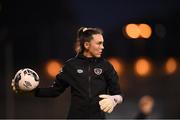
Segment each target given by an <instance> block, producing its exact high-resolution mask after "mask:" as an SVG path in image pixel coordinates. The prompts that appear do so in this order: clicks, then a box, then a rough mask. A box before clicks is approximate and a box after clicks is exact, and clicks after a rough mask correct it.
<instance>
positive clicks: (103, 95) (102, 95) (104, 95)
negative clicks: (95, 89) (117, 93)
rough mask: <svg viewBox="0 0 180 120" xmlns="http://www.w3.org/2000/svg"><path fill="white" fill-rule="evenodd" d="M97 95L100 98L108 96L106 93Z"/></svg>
mask: <svg viewBox="0 0 180 120" xmlns="http://www.w3.org/2000/svg"><path fill="white" fill-rule="evenodd" d="M99 97H100V98H108V97H109V95H106V94H101V95H99Z"/></svg>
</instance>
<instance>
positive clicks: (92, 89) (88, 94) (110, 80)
mask: <svg viewBox="0 0 180 120" xmlns="http://www.w3.org/2000/svg"><path fill="white" fill-rule="evenodd" d="M118 81H119V78H118V76H117V74H116V72H115V70H114V68H113V66H112V65H111V64H110V63H109V62H108V61H107V60H105V59H103V58H87V57H85V56H83V55H77V56H76V57H74V58H72V59H70V60H68V61H67V62H66V63H65V65H64V67H63V69H62V70H61V72H60V73H59V74H58V75H57V76H56V80H55V83H54V85H53V86H52V87H50V88H38V89H37V90H36V93H35V95H36V96H39V97H55V96H58V95H60V93H62V92H63V91H64V90H65V89H66V88H67V87H68V86H70V87H71V106H70V111H69V115H68V118H105V114H104V112H103V111H101V110H100V107H99V100H100V98H99V95H100V94H110V95H117V94H121V90H120V87H119V82H118Z"/></svg>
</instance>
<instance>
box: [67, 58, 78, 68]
mask: <svg viewBox="0 0 180 120" xmlns="http://www.w3.org/2000/svg"><path fill="white" fill-rule="evenodd" d="M76 63H77V57H76V56H75V57H72V58H70V59H68V60H66V61H65V63H64V66H69V65H73V64H76Z"/></svg>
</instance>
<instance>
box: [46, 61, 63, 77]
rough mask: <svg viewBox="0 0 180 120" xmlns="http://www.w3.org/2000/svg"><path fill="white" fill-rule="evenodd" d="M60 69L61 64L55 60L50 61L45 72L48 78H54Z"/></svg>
mask: <svg viewBox="0 0 180 120" xmlns="http://www.w3.org/2000/svg"><path fill="white" fill-rule="evenodd" d="M61 68H62V64H61V63H60V62H59V61H57V60H50V61H48V63H47V64H46V72H47V73H48V75H49V76H50V77H55V76H56V75H57V74H58V73H59V71H60V69H61Z"/></svg>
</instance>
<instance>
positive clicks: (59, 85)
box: [35, 66, 72, 97]
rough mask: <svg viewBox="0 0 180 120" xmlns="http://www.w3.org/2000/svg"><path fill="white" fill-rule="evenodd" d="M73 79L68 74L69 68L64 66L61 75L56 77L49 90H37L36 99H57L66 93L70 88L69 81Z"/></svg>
mask: <svg viewBox="0 0 180 120" xmlns="http://www.w3.org/2000/svg"><path fill="white" fill-rule="evenodd" d="M70 79H72V78H71V77H70V76H69V74H68V69H67V66H64V67H63V68H62V70H61V72H60V73H59V74H57V76H56V80H55V81H54V83H53V85H52V86H50V87H49V88H37V89H36V90H35V96H36V97H57V96H59V95H60V94H61V93H63V92H64V91H65V89H66V88H67V87H68V86H69V83H68V82H67V81H68V80H70Z"/></svg>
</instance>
